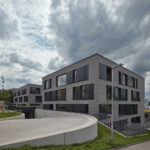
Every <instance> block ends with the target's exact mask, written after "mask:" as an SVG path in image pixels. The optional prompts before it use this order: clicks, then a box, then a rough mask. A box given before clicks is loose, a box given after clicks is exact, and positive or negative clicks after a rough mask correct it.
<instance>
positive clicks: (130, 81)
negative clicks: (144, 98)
mask: <svg viewBox="0 0 150 150" xmlns="http://www.w3.org/2000/svg"><path fill="white" fill-rule="evenodd" d="M118 77H119V78H118V80H119V84H122V85H127V86H130V87H133V88H138V80H137V79H135V78H133V77H131V76H129V75H127V74H125V73H122V72H120V71H119V73H118Z"/></svg>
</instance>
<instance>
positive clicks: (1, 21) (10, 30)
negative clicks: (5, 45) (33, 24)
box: [0, 8, 18, 39]
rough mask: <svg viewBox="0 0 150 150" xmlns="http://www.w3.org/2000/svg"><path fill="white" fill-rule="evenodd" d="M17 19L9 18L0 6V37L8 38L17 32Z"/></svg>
mask: <svg viewBox="0 0 150 150" xmlns="http://www.w3.org/2000/svg"><path fill="white" fill-rule="evenodd" d="M17 26H18V25H17V21H16V20H15V19H13V20H12V19H10V18H9V16H8V14H7V13H6V12H4V10H2V9H1V8H0V39H10V38H12V36H13V35H15V34H16V32H17Z"/></svg>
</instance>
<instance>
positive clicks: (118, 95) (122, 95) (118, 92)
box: [106, 85, 128, 101]
mask: <svg viewBox="0 0 150 150" xmlns="http://www.w3.org/2000/svg"><path fill="white" fill-rule="evenodd" d="M113 98H114V100H120V101H127V100H128V90H127V89H123V88H118V87H114V88H113ZM106 99H107V100H111V99H112V86H110V85H107V86H106Z"/></svg>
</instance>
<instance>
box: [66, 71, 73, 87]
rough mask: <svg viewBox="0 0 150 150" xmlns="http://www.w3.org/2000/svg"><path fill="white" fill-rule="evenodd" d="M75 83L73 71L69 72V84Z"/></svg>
mask: <svg viewBox="0 0 150 150" xmlns="http://www.w3.org/2000/svg"><path fill="white" fill-rule="evenodd" d="M71 83H73V71H70V72H67V84H71Z"/></svg>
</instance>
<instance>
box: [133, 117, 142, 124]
mask: <svg viewBox="0 0 150 150" xmlns="http://www.w3.org/2000/svg"><path fill="white" fill-rule="evenodd" d="M131 122H132V123H141V117H140V116H138V117H134V118H131Z"/></svg>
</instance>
